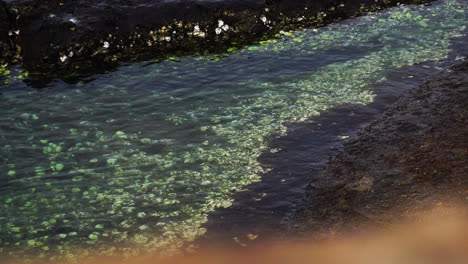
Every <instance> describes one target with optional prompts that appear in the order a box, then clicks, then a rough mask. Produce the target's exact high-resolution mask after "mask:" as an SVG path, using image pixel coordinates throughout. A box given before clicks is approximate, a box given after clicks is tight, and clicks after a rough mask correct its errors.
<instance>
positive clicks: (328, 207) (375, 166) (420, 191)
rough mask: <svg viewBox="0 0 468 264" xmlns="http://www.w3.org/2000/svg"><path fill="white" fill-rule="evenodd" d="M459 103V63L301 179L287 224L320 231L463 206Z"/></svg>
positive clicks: (466, 146) (464, 72)
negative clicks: (298, 201) (297, 205)
mask: <svg viewBox="0 0 468 264" xmlns="http://www.w3.org/2000/svg"><path fill="white" fill-rule="evenodd" d="M467 109H468V63H467V62H464V63H462V64H460V65H458V66H456V67H454V68H452V69H451V70H450V71H448V72H445V73H443V74H439V75H437V76H434V77H433V78H431V79H429V80H428V81H427V82H426V83H424V84H423V85H421V86H420V87H419V88H417V89H414V90H412V91H411V92H409V93H408V94H406V95H405V96H403V97H402V98H401V99H400V100H399V101H398V102H397V103H396V104H395V105H394V106H393V107H392V108H390V109H389V110H388V111H387V112H386V113H385V114H384V115H383V116H382V117H380V118H379V119H378V120H377V121H375V122H373V123H372V124H371V125H369V126H368V127H367V128H365V129H364V130H363V131H362V132H361V133H360V134H359V135H358V137H357V138H356V139H355V140H352V141H349V142H348V143H346V144H345V146H344V150H343V151H342V152H341V153H340V154H339V155H337V156H336V158H335V159H333V160H332V161H331V162H330V163H329V164H328V165H327V167H326V168H325V169H324V170H323V172H322V174H321V177H320V178H317V179H316V180H315V181H314V182H312V183H311V184H310V185H309V187H308V190H307V198H306V201H305V206H304V208H302V209H301V210H299V211H298V213H297V216H296V220H297V221H296V222H295V224H294V226H295V228H297V229H300V232H303V231H307V233H309V234H310V233H313V234H315V235H317V234H324V235H326V234H330V233H337V232H348V231H352V230H354V229H359V228H361V227H363V225H366V224H369V223H372V224H383V225H385V224H387V223H390V222H394V221H398V220H400V219H402V218H405V217H406V216H408V214H411V213H412V212H416V211H424V210H426V209H430V208H432V207H433V206H436V205H441V204H445V205H457V206H460V205H465V206H466V201H467V200H466V199H467V190H468V177H466V175H467V172H468V141H467V140H466V139H467V138H468V111H467ZM296 231H299V230H296Z"/></svg>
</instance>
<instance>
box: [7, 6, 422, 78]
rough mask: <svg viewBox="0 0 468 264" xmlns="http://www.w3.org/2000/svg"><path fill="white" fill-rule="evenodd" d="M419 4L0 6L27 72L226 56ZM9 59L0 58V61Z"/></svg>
mask: <svg viewBox="0 0 468 264" xmlns="http://www.w3.org/2000/svg"><path fill="white" fill-rule="evenodd" d="M0 1H1V0H0ZM421 2H425V0H404V1H401V0H376V1H375V0H341V1H337V0H320V1H317V0H297V1H286V0H191V1H184V0H170V1H167V0H132V1H124V0H97V1H89V0H50V1H42V0H3V3H4V6H6V7H7V10H8V13H9V14H11V15H10V16H9V17H10V19H12V18H13V21H11V26H10V29H11V30H10V31H11V32H17V33H18V35H16V34H14V36H13V38H12V39H13V40H14V42H15V44H16V45H17V46H18V48H17V49H16V52H17V55H18V58H19V60H21V61H22V62H23V63H24V64H25V65H26V66H27V68H29V69H38V68H43V67H44V66H45V67H46V68H47V67H53V68H57V67H62V68H63V67H65V68H69V69H74V68H77V67H82V68H83V67H92V66H96V65H99V64H103V63H112V62H115V61H118V60H122V59H135V58H139V57H141V56H144V55H145V54H150V56H153V57H155V56H158V55H161V56H165V55H166V56H167V54H193V53H205V52H217V51H225V50H226V47H228V46H232V45H233V42H234V43H235V44H234V45H242V44H246V43H251V42H252V41H256V40H260V39H261V38H264V37H272V36H274V35H275V34H277V33H278V32H279V31H280V30H288V29H292V28H296V27H298V26H304V25H323V24H325V23H329V22H331V21H334V20H337V19H342V18H346V17H351V16H356V15H359V14H362V13H363V12H365V11H368V10H376V9H378V8H381V7H387V6H391V5H396V4H397V3H421ZM0 16H1V18H2V21H9V20H7V19H3V16H5V12H4V10H3V9H0ZM3 28H8V26H5V25H3V24H0V37H1V38H0V40H2V43H4V45H3V46H5V43H6V47H7V46H8V43H7V42H8V38H7V35H5V32H8V31H5V30H4V29H3ZM4 39H5V41H4ZM10 48H11V47H10ZM8 54H9V53H8V52H2V57H3V58H8V57H9V56H6V55H8ZM10 57H11V56H10ZM72 66H73V67H72Z"/></svg>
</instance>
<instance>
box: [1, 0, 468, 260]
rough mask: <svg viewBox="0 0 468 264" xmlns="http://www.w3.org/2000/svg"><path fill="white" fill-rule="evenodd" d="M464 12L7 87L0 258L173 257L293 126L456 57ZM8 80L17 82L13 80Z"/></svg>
mask: <svg viewBox="0 0 468 264" xmlns="http://www.w3.org/2000/svg"><path fill="white" fill-rule="evenodd" d="M467 12H468V6H467V4H466V3H465V2H464V1H457V0H442V1H438V2H435V3H433V4H430V5H420V6H400V7H396V8H393V9H389V10H386V11H383V12H380V13H372V14H369V15H367V16H363V17H360V18H356V19H351V20H347V21H343V22H341V23H337V24H332V25H329V26H326V27H323V28H308V29H302V30H298V31H294V32H282V37H281V38H278V39H272V40H268V41H263V42H260V43H258V44H256V45H251V46H248V47H245V48H243V49H239V50H233V49H231V50H230V51H231V52H230V53H228V54H224V55H212V56H208V57H171V58H169V59H168V60H166V61H163V62H159V63H154V62H151V61H146V62H140V63H132V64H129V65H122V66H121V67H119V68H118V69H117V70H115V71H113V72H109V73H106V74H98V75H94V76H91V77H88V78H86V79H83V80H82V81H80V82H78V83H76V84H67V83H65V82H63V81H61V80H59V79H57V80H54V81H53V82H51V83H50V84H49V85H48V87H47V88H45V89H40V90H38V89H34V88H32V87H30V86H28V85H27V83H26V82H23V81H22V80H20V79H21V78H20V77H21V76H20V75H24V73H23V74H21V73H20V72H21V69H16V68H14V69H11V70H10V69H5V68H3V69H2V71H1V72H2V73H4V74H5V75H4V76H3V77H1V78H0V81H1V82H2V83H3V84H2V85H1V86H0V102H1V103H0V144H1V146H2V147H1V149H0V255H7V256H8V255H13V256H23V255H25V254H27V255H29V254H33V255H38V256H40V257H43V258H69V259H71V260H73V259H76V258H77V257H82V256H86V255H88V254H95V253H98V254H104V255H115V254H123V255H135V254H140V253H142V252H145V253H148V252H150V253H156V254H161V253H164V254H165V253H170V252H173V251H174V250H177V249H178V248H180V247H181V246H182V244H184V243H189V242H190V241H192V240H194V239H195V238H196V237H198V236H200V235H202V234H203V233H204V232H205V230H204V229H203V228H202V227H201V226H202V224H203V223H204V222H206V221H207V215H208V214H209V213H210V212H212V211H213V210H215V209H216V208H220V207H229V206H230V205H231V203H232V198H233V194H235V193H236V192H239V191H241V190H242V189H243V188H244V187H245V186H246V185H248V184H250V183H253V182H256V181H259V180H260V179H261V176H262V174H264V173H265V170H266V169H265V168H263V167H262V166H261V164H260V163H259V162H258V161H257V158H258V157H259V155H260V154H261V153H262V152H265V151H272V152H274V151H278V150H277V149H270V148H269V142H270V141H271V140H272V139H273V138H274V137H277V136H281V135H284V134H286V133H287V124H288V123H290V122H299V121H305V120H307V118H309V117H311V116H316V115H319V114H320V113H324V112H326V111H327V109H329V108H331V107H334V106H337V105H339V104H344V103H354V104H356V103H357V104H367V103H370V102H372V100H373V98H374V94H373V91H372V90H370V89H369V88H368V87H369V86H370V85H372V84H374V85H375V84H377V83H378V82H380V81H382V80H383V78H384V76H385V73H387V72H389V71H391V70H394V69H397V68H401V67H407V66H411V65H415V64H418V63H421V62H425V61H438V60H442V59H444V58H446V57H447V55H448V53H449V52H450V46H449V45H450V39H451V38H456V37H460V36H462V34H463V32H465V28H466V26H467V25H468V20H467ZM7 73H9V74H7Z"/></svg>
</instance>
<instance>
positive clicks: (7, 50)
mask: <svg viewBox="0 0 468 264" xmlns="http://www.w3.org/2000/svg"><path fill="white" fill-rule="evenodd" d="M9 31H10V18H9V16H8V13H7V10H6V9H5V6H4V4H3V3H1V2H0V63H4V62H5V61H4V60H8V59H10V60H11V57H12V55H13V47H12V42H11V40H10V37H9V36H8V33H9Z"/></svg>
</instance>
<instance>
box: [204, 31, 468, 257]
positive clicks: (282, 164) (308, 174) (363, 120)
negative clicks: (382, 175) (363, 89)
mask: <svg viewBox="0 0 468 264" xmlns="http://www.w3.org/2000/svg"><path fill="white" fill-rule="evenodd" d="M467 41H468V38H467V37H466V36H464V37H462V38H458V39H454V40H453V42H452V44H451V48H452V51H451V53H450V54H449V56H448V58H447V59H445V60H442V61H439V62H425V63H421V64H418V65H415V66H411V67H405V68H401V69H397V70H394V71H391V72H389V73H388V74H386V77H385V80H384V81H383V82H381V83H377V84H374V85H371V87H370V88H371V90H373V91H374V93H375V94H376V97H375V99H374V102H372V103H370V104H368V105H355V104H347V105H340V106H337V107H334V108H332V109H330V110H329V111H327V112H325V113H323V114H321V115H320V116H317V117H313V118H310V119H309V120H308V121H307V122H304V123H291V124H289V125H288V133H287V135H285V136H282V137H277V138H276V139H274V140H273V142H272V143H271V144H270V147H271V149H273V150H278V151H274V152H264V153H263V154H262V155H261V156H260V157H259V161H260V162H261V164H262V165H263V166H264V167H266V168H269V169H270V171H269V172H267V173H266V174H264V175H263V176H262V181H261V182H257V183H253V184H251V185H249V186H247V187H246V190H245V191H243V192H240V193H238V194H236V196H235V201H234V202H233V204H232V206H231V207H229V208H221V209H218V210H216V211H215V212H213V213H212V214H211V215H210V216H209V218H208V222H207V223H206V224H205V225H204V227H205V228H206V229H207V233H206V235H205V236H203V237H201V238H199V239H198V240H197V241H196V244H199V245H201V247H202V248H203V247H213V245H220V246H228V247H245V246H248V245H255V244H257V243H261V242H265V241H270V240H272V239H275V240H278V239H279V238H286V237H287V236H288V234H287V230H286V228H287V227H286V223H287V222H288V220H289V217H290V216H291V215H292V214H293V213H294V212H295V211H296V210H297V209H299V208H301V206H302V199H303V197H304V194H305V188H306V186H307V184H308V183H309V182H311V181H312V180H314V181H321V179H320V171H321V170H322V169H323V167H324V166H325V165H326V164H327V162H328V161H329V160H330V159H331V158H332V157H333V156H335V155H336V154H337V153H338V152H339V151H340V150H342V147H343V142H344V141H346V140H347V139H348V138H352V137H354V136H356V134H357V132H358V131H359V130H360V129H362V128H364V127H366V126H367V125H368V124H370V123H371V122H372V121H374V120H375V119H376V118H378V116H379V115H381V114H382V113H383V112H384V111H385V110H386V109H387V108H388V107H389V106H390V105H392V104H393V103H395V102H396V101H397V100H398V98H399V97H400V96H401V95H402V94H404V93H406V92H407V91H409V90H411V89H414V88H416V87H418V86H419V85H420V84H421V83H422V82H424V80H425V79H427V78H429V77H430V76H432V75H434V74H435V73H437V72H440V71H442V70H445V69H447V68H449V67H451V66H453V65H454V64H456V63H457V58H459V57H460V56H467V55H468V47H467V45H466V43H467ZM322 181H323V179H322Z"/></svg>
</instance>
